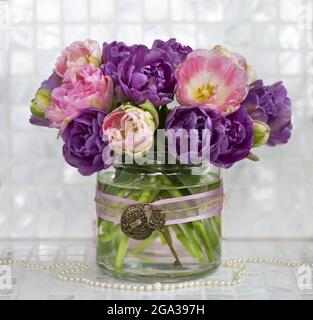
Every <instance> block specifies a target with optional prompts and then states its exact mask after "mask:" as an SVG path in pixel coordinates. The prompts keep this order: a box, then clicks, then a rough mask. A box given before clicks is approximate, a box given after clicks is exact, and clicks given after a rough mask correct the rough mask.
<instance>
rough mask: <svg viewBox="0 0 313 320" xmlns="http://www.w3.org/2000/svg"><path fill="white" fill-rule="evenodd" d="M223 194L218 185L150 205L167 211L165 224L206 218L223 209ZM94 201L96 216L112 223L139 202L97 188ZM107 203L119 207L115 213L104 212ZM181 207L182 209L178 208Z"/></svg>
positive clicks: (217, 213) (219, 212) (116, 221)
mask: <svg viewBox="0 0 313 320" xmlns="http://www.w3.org/2000/svg"><path fill="white" fill-rule="evenodd" d="M223 195H224V194H223V187H220V188H217V189H214V190H212V191H208V192H204V193H198V194H194V195H189V196H183V197H177V198H169V199H162V200H157V201H154V202H152V203H151V205H152V206H155V207H157V208H158V209H160V210H163V211H164V212H169V214H167V220H166V224H167V225H172V224H179V223H185V222H190V221H196V220H201V219H206V218H210V217H214V216H217V215H219V214H221V212H222V210H223ZM96 202H97V216H98V217H100V218H101V219H104V220H107V221H110V222H113V223H120V219H121V215H122V212H123V209H124V208H126V207H127V206H130V205H134V204H139V201H136V200H129V199H125V198H121V197H117V196H113V195H110V194H106V193H103V192H101V191H99V190H96ZM108 203H110V204H111V205H115V206H116V209H120V210H118V213H117V214H116V213H114V214H107V213H106V212H104V210H103V207H105V205H107V204H108ZM121 204H122V206H121ZM102 205H103V206H102ZM182 206H183V207H182ZM181 207H182V209H180V208H181ZM171 211H173V212H174V211H176V212H179V211H181V212H182V213H181V214H180V213H176V215H175V214H173V213H172V212H171ZM184 211H185V213H184ZM180 216H181V217H180Z"/></svg>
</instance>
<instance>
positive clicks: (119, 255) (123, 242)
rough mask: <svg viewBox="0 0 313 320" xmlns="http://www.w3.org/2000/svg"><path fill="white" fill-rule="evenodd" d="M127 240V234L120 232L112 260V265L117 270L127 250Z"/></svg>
mask: <svg viewBox="0 0 313 320" xmlns="http://www.w3.org/2000/svg"><path fill="white" fill-rule="evenodd" d="M128 242H129V238H128V237H127V235H126V234H122V236H121V239H120V243H119V246H118V249H117V252H116V257H115V262H114V266H115V268H116V269H117V270H120V269H122V267H123V263H124V258H125V256H126V254H127V250H128Z"/></svg>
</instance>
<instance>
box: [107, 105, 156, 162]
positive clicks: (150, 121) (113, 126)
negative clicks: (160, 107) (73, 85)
mask: <svg viewBox="0 0 313 320" xmlns="http://www.w3.org/2000/svg"><path fill="white" fill-rule="evenodd" d="M155 129H156V122H155V120H154V118H153V116H152V114H151V113H150V112H149V111H145V110H143V109H141V108H139V107H137V106H134V105H132V104H130V103H127V104H124V105H121V106H120V107H119V108H117V109H116V110H114V111H113V112H111V113H110V114H108V115H107V117H106V118H105V119H104V122H103V124H102V131H103V133H104V134H105V135H106V136H107V137H108V140H109V144H110V147H111V148H112V149H113V150H114V151H115V152H117V153H127V154H130V155H132V156H138V155H144V154H145V153H146V152H147V151H148V150H149V149H150V148H151V146H152V145H153V135H154V131H155Z"/></svg>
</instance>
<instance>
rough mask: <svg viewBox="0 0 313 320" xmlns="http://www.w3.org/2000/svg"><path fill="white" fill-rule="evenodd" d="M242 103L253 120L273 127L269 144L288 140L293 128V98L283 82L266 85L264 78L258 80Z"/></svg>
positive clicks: (274, 144) (282, 142)
mask: <svg viewBox="0 0 313 320" xmlns="http://www.w3.org/2000/svg"><path fill="white" fill-rule="evenodd" d="M241 105H242V106H243V107H244V108H246V110H247V111H248V112H249V114H250V116H251V117H252V119H253V120H259V121H262V122H265V123H266V124H267V125H268V126H269V127H270V128H271V133H270V136H269V139H268V141H267V144H268V145H270V146H276V145H279V144H284V143H287V142H288V140H289V138H290V137H291V130H292V123H291V116H292V112H291V100H290V99H289V98H288V96H287V90H286V88H285V87H284V85H283V83H282V82H278V83H275V84H273V85H271V86H264V85H263V81H262V80H258V81H256V82H255V83H254V85H253V87H252V88H251V89H250V91H249V93H248V96H247V98H246V99H245V100H244V101H243V102H242V103H241Z"/></svg>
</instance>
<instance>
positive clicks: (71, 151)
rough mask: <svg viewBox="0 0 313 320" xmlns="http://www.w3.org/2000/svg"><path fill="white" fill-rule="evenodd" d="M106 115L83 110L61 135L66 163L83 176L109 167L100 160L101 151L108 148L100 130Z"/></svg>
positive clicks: (97, 111)
mask: <svg viewBox="0 0 313 320" xmlns="http://www.w3.org/2000/svg"><path fill="white" fill-rule="evenodd" d="M106 115H107V113H105V112H103V111H101V110H99V109H91V108H87V109H84V110H83V111H82V113H81V114H80V115H79V116H78V117H76V118H75V119H73V120H72V121H71V122H70V123H69V124H68V125H67V127H66V129H65V130H64V132H63V134H62V139H63V140H64V146H63V156H64V158H65V160H66V162H67V163H68V164H70V165H71V166H73V167H75V168H77V169H78V171H79V173H81V174H82V175H84V176H89V175H91V174H93V173H95V172H97V171H100V170H102V169H105V168H107V167H108V166H109V165H108V164H107V163H106V164H105V163H104V161H103V158H102V153H103V150H104V148H105V147H107V146H108V140H107V139H105V138H104V137H103V134H102V129H101V126H102V123H103V120H104V118H105V117H106Z"/></svg>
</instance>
